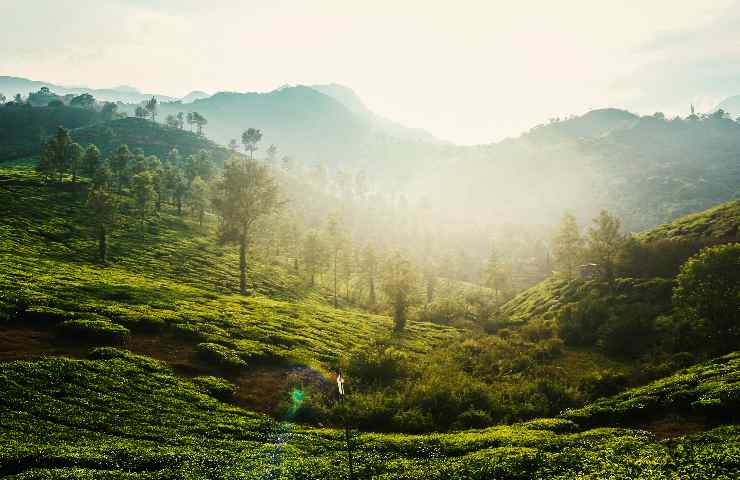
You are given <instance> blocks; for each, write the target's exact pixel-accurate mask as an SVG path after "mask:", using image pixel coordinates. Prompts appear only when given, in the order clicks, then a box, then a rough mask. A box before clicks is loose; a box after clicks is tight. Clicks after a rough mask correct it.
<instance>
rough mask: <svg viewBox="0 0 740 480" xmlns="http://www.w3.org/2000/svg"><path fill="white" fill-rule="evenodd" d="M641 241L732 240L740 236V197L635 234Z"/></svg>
mask: <svg viewBox="0 0 740 480" xmlns="http://www.w3.org/2000/svg"><path fill="white" fill-rule="evenodd" d="M638 238H639V239H640V240H641V241H643V242H654V241H658V240H674V241H675V240H678V241H682V240H689V241H690V240H699V241H701V240H708V241H731V240H737V239H738V238H740V200H735V201H733V202H727V203H723V204H721V205H717V206H716V207H712V208H710V209H709V210H705V211H703V212H699V213H692V214H689V215H686V216H683V217H681V218H678V219H676V220H674V221H672V222H671V223H666V224H663V225H658V226H657V227H654V228H652V229H650V230H648V231H647V232H644V233H642V234H640V235H638Z"/></svg>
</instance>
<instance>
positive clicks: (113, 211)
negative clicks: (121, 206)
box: [87, 187, 118, 263]
mask: <svg viewBox="0 0 740 480" xmlns="http://www.w3.org/2000/svg"><path fill="white" fill-rule="evenodd" d="M87 211H88V212H89V213H90V218H91V220H92V223H93V225H94V227H95V235H96V237H97V239H98V260H100V262H101V263H105V261H106V259H107V253H108V234H109V233H110V231H111V230H112V229H113V228H114V227H115V225H116V222H117V218H118V200H117V198H116V196H115V195H114V194H113V193H111V192H109V191H108V190H106V189H104V188H100V187H95V188H93V189H92V190H90V192H89V193H88V197H87Z"/></svg>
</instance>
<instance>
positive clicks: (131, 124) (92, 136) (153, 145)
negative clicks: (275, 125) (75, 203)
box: [71, 117, 231, 165]
mask: <svg viewBox="0 0 740 480" xmlns="http://www.w3.org/2000/svg"><path fill="white" fill-rule="evenodd" d="M71 134H72V137H73V138H74V139H75V141H76V142H77V143H79V144H81V145H88V144H91V143H94V144H95V145H97V146H98V148H100V151H101V152H102V153H103V155H107V154H109V153H111V152H112V151H113V150H115V149H116V148H118V146H119V145H121V144H124V143H125V144H126V145H128V146H129V148H130V149H131V150H136V149H141V150H143V151H144V153H145V154H146V155H156V156H158V157H159V158H165V157H166V156H167V154H168V153H169V151H170V150H172V149H173V148H177V149H178V150H179V151H180V154H181V155H185V156H187V155H192V154H195V153H198V152H199V151H201V150H206V151H208V152H211V154H212V156H213V160H214V161H215V162H216V164H218V165H221V164H223V162H224V160H226V159H227V158H228V157H229V155H231V151H229V150H228V149H226V148H223V147H221V146H219V145H217V144H215V143H214V142H213V141H211V140H209V139H208V138H206V137H203V136H200V135H196V134H195V133H193V132H189V131H186V130H178V129H176V128H169V127H165V126H164V125H162V124H160V123H153V122H151V121H149V120H144V119H141V118H134V117H129V118H122V119H119V120H112V121H109V122H105V123H97V124H94V125H89V126H85V127H82V128H77V129H74V130H73V131H72V132H71Z"/></svg>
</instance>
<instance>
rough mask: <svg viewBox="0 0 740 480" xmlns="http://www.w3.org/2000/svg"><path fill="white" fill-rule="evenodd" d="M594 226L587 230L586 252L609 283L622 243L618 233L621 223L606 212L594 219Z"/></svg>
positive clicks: (612, 276)
mask: <svg viewBox="0 0 740 480" xmlns="http://www.w3.org/2000/svg"><path fill="white" fill-rule="evenodd" d="M593 223H594V225H593V226H592V227H591V228H589V229H588V251H589V255H590V256H591V258H592V259H593V260H594V261H595V262H596V263H597V264H598V265H599V268H600V269H601V272H602V274H603V275H604V277H605V278H606V279H607V280H608V281H609V282H610V283H611V281H612V280H614V264H615V263H616V259H617V255H618V254H619V250H620V248H621V247H622V245H623V243H624V236H623V235H622V234H621V233H620V231H619V230H620V226H621V222H620V221H619V219H618V218H617V217H615V216H613V215H611V214H610V213H609V212H607V211H606V210H602V211H601V212H600V213H599V216H598V217H596V218H594V220H593Z"/></svg>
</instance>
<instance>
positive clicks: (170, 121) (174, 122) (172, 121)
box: [165, 115, 180, 128]
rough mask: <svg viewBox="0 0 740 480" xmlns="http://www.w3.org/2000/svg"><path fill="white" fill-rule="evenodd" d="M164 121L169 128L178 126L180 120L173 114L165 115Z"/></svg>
mask: <svg viewBox="0 0 740 480" xmlns="http://www.w3.org/2000/svg"><path fill="white" fill-rule="evenodd" d="M165 123H166V124H167V126H168V127H170V128H180V121H179V120H178V119H177V117H176V116H174V115H167V118H166V119H165Z"/></svg>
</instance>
